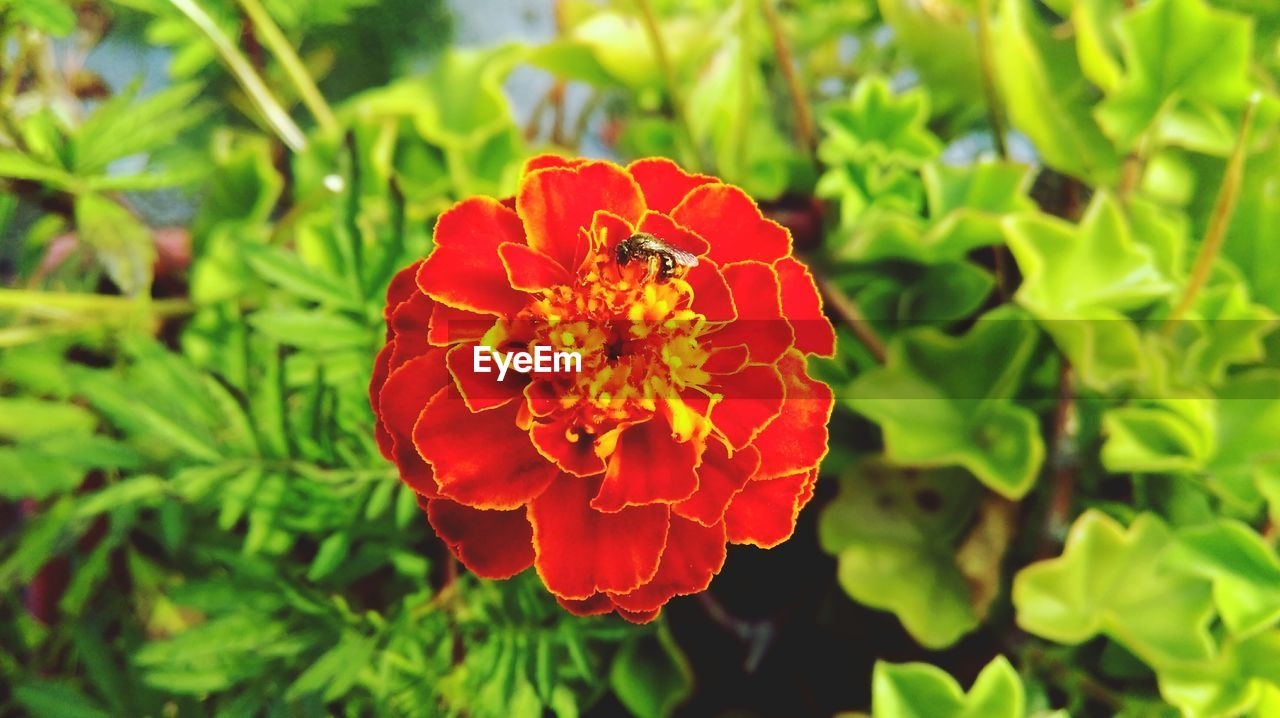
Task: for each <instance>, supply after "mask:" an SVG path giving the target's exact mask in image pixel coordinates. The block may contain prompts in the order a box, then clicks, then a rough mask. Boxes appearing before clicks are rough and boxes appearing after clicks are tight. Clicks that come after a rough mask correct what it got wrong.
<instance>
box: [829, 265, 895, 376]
mask: <svg viewBox="0 0 1280 718" xmlns="http://www.w3.org/2000/svg"><path fill="white" fill-rule="evenodd" d="M815 279H816V280H817V282H818V288H819V289H821V290H822V295H823V296H824V297H825V298H826V300H827V304H828V306H830V307H831V308H832V309H834V310H835V312H836V314H839V315H840V318H841V319H843V320H844V321H845V323H846V324H848V325H849V329H851V330H852V331H853V335H854V336H855V337H857V338H858V341H860V342H862V345H863V346H864V347H866V348H867V351H868V352H871V356H873V357H875V359H876V361H878V362H880V363H881V364H883V363H884V358H885V348H884V340H883V339H881V338H880V335H879V334H877V333H876V330H875V329H873V328H872V327H871V323H870V322H868V321H867V317H866V315H864V314H863V313H862V308H861V307H859V306H858V303H857V302H855V301H854V300H853V297H850V296H849V295H848V294H845V293H844V291H843V290H841V289H840V288H839V287H837V286H836V285H835V284H833V283H832V282H831V280H829V279H827V278H825V277H815Z"/></svg>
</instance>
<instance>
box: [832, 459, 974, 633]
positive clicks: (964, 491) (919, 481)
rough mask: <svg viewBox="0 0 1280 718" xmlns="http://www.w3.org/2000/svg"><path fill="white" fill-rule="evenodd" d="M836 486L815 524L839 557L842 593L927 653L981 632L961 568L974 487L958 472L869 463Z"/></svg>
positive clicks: (854, 469)
mask: <svg viewBox="0 0 1280 718" xmlns="http://www.w3.org/2000/svg"><path fill="white" fill-rule="evenodd" d="M839 481H840V483H839V487H840V488H839V493H837V495H836V497H835V498H834V499H833V500H832V501H831V503H830V504H828V505H827V506H826V508H824V509H823V512H822V516H821V517H820V518H819V520H818V539H819V541H820V542H821V544H822V548H823V550H824V551H826V552H827V553H830V554H832V555H834V556H835V557H836V560H837V561H838V568H837V576H838V578H839V581H840V586H841V587H842V588H844V590H845V592H846V593H848V594H849V595H850V596H851V597H853V599H854V600H856V601H858V602H860V603H864V604H866V605H868V606H871V607H873V608H879V609H881V610H886V611H892V612H893V613H894V614H896V615H897V616H898V619H899V620H901V621H902V625H903V626H904V627H905V628H906V629H907V631H908V632H910V633H911V635H912V636H913V637H914V638H915V639H916V640H917V641H919V642H920V643H921V644H922V645H924V646H926V647H928V648H935V649H936V648H944V647H946V646H949V645H951V644H953V643H955V642H956V641H957V640H958V639H959V638H960V637H961V636H963V635H965V634H966V633H969V632H970V631H972V630H973V629H974V628H976V627H977V625H978V622H979V620H980V617H979V615H978V612H977V611H976V610H975V608H974V606H973V598H972V596H971V592H970V589H969V586H968V585H967V584H966V582H965V576H964V574H963V573H961V571H960V568H959V567H958V566H957V564H956V544H957V543H958V541H959V539H960V536H961V534H962V533H963V532H964V530H965V529H966V528H967V526H968V524H969V523H970V521H971V520H972V518H973V515H974V508H975V498H976V491H975V485H974V483H973V480H972V479H971V478H970V477H969V476H968V475H967V474H966V473H965V472H964V471H962V470H958V469H941V470H936V471H924V472H920V471H912V470H902V469H895V468H894V467H891V466H887V465H885V464H882V463H879V462H873V461H864V462H860V463H859V464H857V465H855V466H853V467H851V468H850V470H849V471H848V472H846V473H845V474H844V475H843V476H841V477H840V480H839Z"/></svg>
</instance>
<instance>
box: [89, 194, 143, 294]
mask: <svg viewBox="0 0 1280 718" xmlns="http://www.w3.org/2000/svg"><path fill="white" fill-rule="evenodd" d="M75 213H76V228H77V229H78V230H79V232H80V239H81V240H82V241H83V242H84V243H85V244H87V245H89V246H90V247H93V249H94V251H95V252H96V253H97V255H98V260H99V261H101V262H102V264H103V266H104V267H106V269H107V274H108V275H110V277H111V280H112V281H113V282H115V283H116V286H118V287H120V290H121V291H122V292H124V293H125V294H127V295H132V296H138V295H143V294H146V293H147V292H148V291H150V289H151V274H152V267H153V265H154V264H155V260H156V247H155V243H154V242H153V241H152V238H151V231H150V230H148V229H147V228H146V227H145V226H143V224H142V223H141V222H140V221H139V220H138V219H137V218H136V217H134V216H133V215H132V214H130V212H129V211H128V210H127V209H125V208H124V207H122V206H120V205H119V204H117V203H116V202H114V201H112V200H110V199H107V198H106V197H104V196H102V195H99V194H94V193H86V194H81V195H78V196H77V197H76V203H75Z"/></svg>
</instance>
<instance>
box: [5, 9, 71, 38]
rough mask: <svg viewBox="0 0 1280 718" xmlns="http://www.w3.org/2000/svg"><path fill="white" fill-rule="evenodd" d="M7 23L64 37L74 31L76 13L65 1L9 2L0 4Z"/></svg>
mask: <svg viewBox="0 0 1280 718" xmlns="http://www.w3.org/2000/svg"><path fill="white" fill-rule="evenodd" d="M0 12H3V13H4V14H5V15H6V16H7V17H6V18H5V20H6V21H7V22H12V23H14V24H15V25H25V26H27V27H30V28H31V29H33V30H38V31H40V32H44V33H48V34H50V35H53V36H55V37H65V36H67V35H70V34H71V31H72V30H74V29H76V13H75V11H74V10H73V9H72V8H71V4H70V3H69V2H67V0H16V1H14V0H10V1H8V2H0Z"/></svg>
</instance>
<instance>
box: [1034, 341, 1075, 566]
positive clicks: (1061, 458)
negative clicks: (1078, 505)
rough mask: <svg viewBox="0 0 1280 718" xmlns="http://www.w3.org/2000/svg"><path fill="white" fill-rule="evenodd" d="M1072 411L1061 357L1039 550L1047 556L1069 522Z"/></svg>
mask: <svg viewBox="0 0 1280 718" xmlns="http://www.w3.org/2000/svg"><path fill="white" fill-rule="evenodd" d="M1074 413H1075V392H1074V390H1073V382H1072V371H1071V362H1069V361H1067V358H1066V357H1065V356H1064V357H1061V358H1060V363H1059V365H1058V400H1057V403H1056V404H1055V405H1054V409H1053V426H1052V429H1051V430H1050V436H1049V442H1050V444H1049V450H1050V451H1052V452H1053V453H1052V457H1053V459H1052V471H1053V483H1052V484H1051V485H1050V487H1049V502H1048V506H1047V507H1046V509H1045V516H1044V529H1043V532H1042V534H1041V537H1040V538H1041V544H1040V553H1041V554H1043V555H1045V556H1047V555H1050V554H1051V553H1052V552H1053V549H1054V547H1055V546H1056V545H1058V542H1059V541H1061V539H1062V537H1063V536H1064V535H1066V532H1067V528H1068V527H1069V526H1070V525H1071V505H1072V497H1073V495H1074V494H1075V484H1076V477H1075V469H1074V467H1073V466H1072V465H1071V461H1072V458H1071V448H1070V442H1071V438H1072V437H1071V419H1072V416H1073V415H1074Z"/></svg>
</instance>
